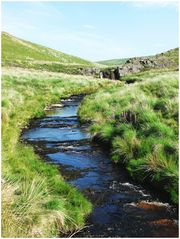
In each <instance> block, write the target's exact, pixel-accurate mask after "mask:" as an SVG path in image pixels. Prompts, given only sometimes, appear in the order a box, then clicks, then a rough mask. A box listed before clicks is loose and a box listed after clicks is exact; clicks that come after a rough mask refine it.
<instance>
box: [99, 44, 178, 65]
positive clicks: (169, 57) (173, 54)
mask: <svg viewBox="0 0 180 239" xmlns="http://www.w3.org/2000/svg"><path fill="white" fill-rule="evenodd" d="M143 58H148V59H150V60H156V61H159V62H164V61H170V62H172V63H173V65H174V66H175V67H177V66H178V64H179V63H178V62H179V48H175V49H172V50H169V51H167V52H164V53H161V54H157V55H155V56H144V57H136V59H137V60H138V59H143ZM128 59H133V58H122V59H112V60H106V61H98V63H100V64H103V65H107V66H111V67H113V66H122V65H124V64H125V62H126V61H127V60H128Z"/></svg>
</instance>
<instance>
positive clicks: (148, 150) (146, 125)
mask: <svg viewBox="0 0 180 239" xmlns="http://www.w3.org/2000/svg"><path fill="white" fill-rule="evenodd" d="M134 77H136V78H137V79H141V81H138V80H137V82H136V83H135V84H131V85H124V86H123V87H122V86H120V87H119V86H116V87H111V88H106V89H102V90H101V91H98V93H95V94H93V95H91V96H89V97H87V98H86V99H85V100H84V102H83V104H82V106H81V108H80V110H79V115H80V117H81V119H82V121H87V120H91V121H92V126H91V127H90V131H91V132H92V134H93V135H94V136H95V135H98V136H99V138H101V139H102V140H103V141H108V142H109V144H110V145H111V153H112V159H113V160H114V161H115V162H121V163H123V164H125V165H126V167H127V169H128V170H129V172H130V173H131V175H132V176H133V177H134V178H136V179H138V180H140V181H144V180H145V178H150V179H151V181H152V182H153V183H155V184H159V185H161V189H163V190H164V191H166V192H168V193H169V195H170V197H171V200H172V201H173V202H175V203H177V202H178V72H175V71H159V70H158V71H154V70H153V71H149V72H142V73H138V74H134V75H132V76H129V77H125V79H126V80H127V79H134Z"/></svg>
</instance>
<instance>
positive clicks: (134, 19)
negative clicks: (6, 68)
mask: <svg viewBox="0 0 180 239" xmlns="http://www.w3.org/2000/svg"><path fill="white" fill-rule="evenodd" d="M2 30H3V31H6V32H9V33H11V34H13V35H15V36H18V37H20V38H23V39H26V40H29V41H32V42H35V43H39V44H42V45H45V46H48V47H51V48H54V49H57V50H60V51H62V52H65V53H69V54H72V55H76V56H80V57H82V58H85V59H89V60H92V61H97V60H105V59H113V58H123V57H133V56H144V55H152V54H156V53H160V52H163V51H166V50H169V49H171V48H175V47H177V46H178V5H177V2H148V1H146V2H137V1H134V2H52V1H51V2H3V3H2Z"/></svg>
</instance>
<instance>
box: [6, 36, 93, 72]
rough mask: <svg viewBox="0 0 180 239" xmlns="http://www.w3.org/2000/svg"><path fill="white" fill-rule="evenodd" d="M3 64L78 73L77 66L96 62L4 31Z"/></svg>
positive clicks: (89, 65)
mask: <svg viewBox="0 0 180 239" xmlns="http://www.w3.org/2000/svg"><path fill="white" fill-rule="evenodd" d="M2 64H3V66H19V67H26V68H34V69H41V70H50V71H55V72H65V73H77V67H81V68H83V67H92V66H95V64H94V63H92V62H90V61H87V60H84V59H81V58H79V57H75V56H71V55H68V54H64V53H62V52H60V51H56V50H53V49H50V48H47V47H44V46H41V45H38V44H34V43H31V42H28V41H24V40H22V39H19V38H16V37H14V36H12V35H10V34H8V33H5V32H3V33H2Z"/></svg>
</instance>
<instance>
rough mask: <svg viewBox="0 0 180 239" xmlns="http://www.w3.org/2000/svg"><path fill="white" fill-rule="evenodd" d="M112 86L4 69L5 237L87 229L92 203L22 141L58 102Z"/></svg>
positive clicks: (65, 76) (32, 235)
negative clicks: (24, 132)
mask: <svg viewBox="0 0 180 239" xmlns="http://www.w3.org/2000/svg"><path fill="white" fill-rule="evenodd" d="M110 84H112V82H110V81H108V80H97V79H93V78H91V77H82V76H68V75H64V74H57V73H56V74H55V73H49V72H41V71H32V70H31V71H28V70H23V69H18V68H5V69H3V76H2V157H3V163H2V171H3V186H2V187H3V190H2V191H3V195H2V198H3V203H2V236H3V237H54V236H58V235H62V233H70V232H73V231H75V230H78V229H79V228H82V227H83V226H84V223H85V217H86V216H87V215H88V214H89V213H90V212H91V210H92V205H91V203H90V202H89V201H87V200H86V198H85V197H84V196H83V195H82V194H81V193H80V192H79V191H78V190H77V189H76V188H74V187H72V186H70V185H69V184H67V183H66V182H65V181H64V179H63V177H62V176H61V175H60V172H59V171H58V169H57V168H56V167H55V166H53V165H51V164H47V163H44V162H43V160H42V159H40V158H39V156H37V155H36V154H35V153H34V150H33V148H32V147H31V146H29V145H24V144H23V143H21V142H20V141H19V137H20V134H21V130H22V129H23V128H24V127H26V126H27V125H28V121H29V120H30V119H31V118H33V117H40V116H43V114H44V109H45V107H46V106H47V105H49V104H51V103H52V102H53V103H55V102H59V101H60V98H61V97H68V96H70V95H73V94H80V93H91V92H94V91H96V90H98V89H99V88H101V87H106V86H108V85H110ZM67 235H68V234H67Z"/></svg>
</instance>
